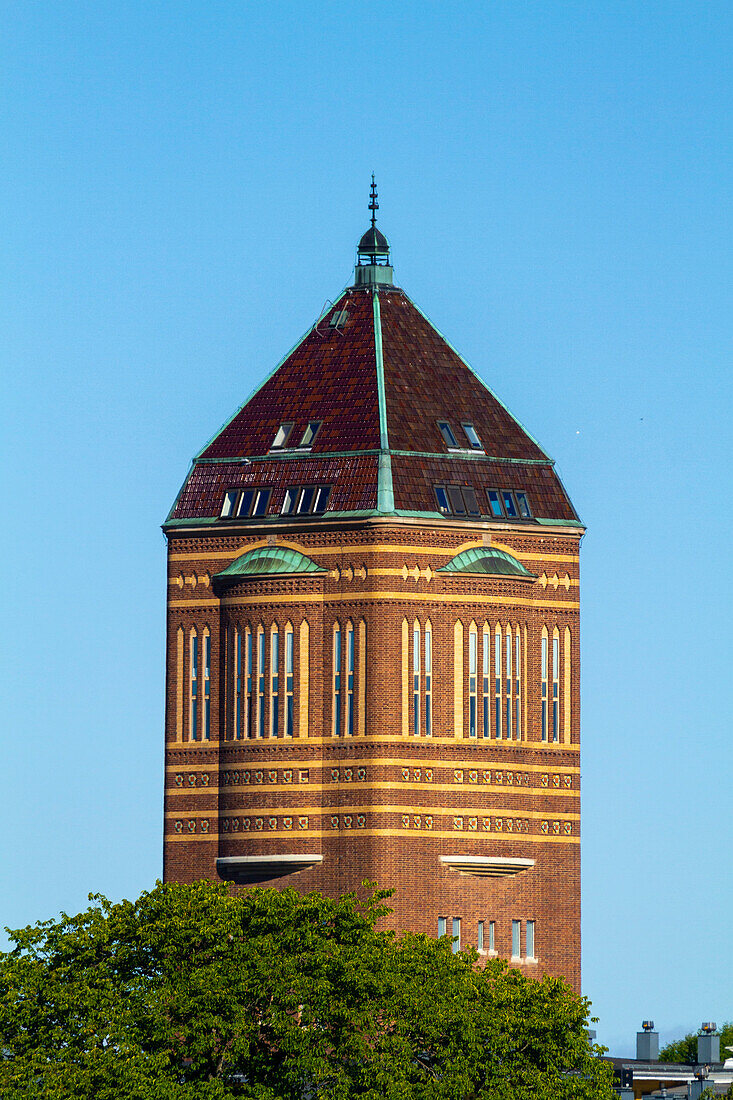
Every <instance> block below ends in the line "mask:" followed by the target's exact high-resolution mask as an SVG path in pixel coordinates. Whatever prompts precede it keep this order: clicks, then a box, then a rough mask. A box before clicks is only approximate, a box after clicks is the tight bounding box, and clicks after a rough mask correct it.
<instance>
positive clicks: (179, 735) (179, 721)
mask: <svg viewBox="0 0 733 1100" xmlns="http://www.w3.org/2000/svg"><path fill="white" fill-rule="evenodd" d="M185 648H186V635H185V632H184V629H183V627H182V626H179V627H178V631H177V633H176V741H182V740H183V693H184V682H183V661H184V650H185Z"/></svg>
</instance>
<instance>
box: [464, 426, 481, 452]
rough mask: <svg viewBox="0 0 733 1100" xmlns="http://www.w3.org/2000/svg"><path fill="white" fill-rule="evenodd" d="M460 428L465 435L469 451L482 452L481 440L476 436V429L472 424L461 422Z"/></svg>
mask: <svg viewBox="0 0 733 1100" xmlns="http://www.w3.org/2000/svg"><path fill="white" fill-rule="evenodd" d="M461 427H462V428H463V431H464V432H465V433H466V439H467V440H468V442H469V444H470V446H471V449H472V450H474V451H483V447H482V445H481V440H480V439H479V437H478V435H477V434H476V429H475V428H474V426H473V424H468V423H466V422H465V421H461Z"/></svg>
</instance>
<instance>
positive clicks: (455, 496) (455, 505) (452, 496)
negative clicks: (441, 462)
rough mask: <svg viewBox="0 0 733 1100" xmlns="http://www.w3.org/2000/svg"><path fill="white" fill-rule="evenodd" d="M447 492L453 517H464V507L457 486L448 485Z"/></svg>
mask: <svg viewBox="0 0 733 1100" xmlns="http://www.w3.org/2000/svg"><path fill="white" fill-rule="evenodd" d="M447 491H448V500H449V501H450V504H451V510H452V512H453V513H454V515H456V516H465V514H466V507H465V505H464V503H463V497H462V495H461V490H460V489H459V487H458V486H457V485H448V486H447Z"/></svg>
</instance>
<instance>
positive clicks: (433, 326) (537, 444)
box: [402, 290, 555, 465]
mask: <svg viewBox="0 0 733 1100" xmlns="http://www.w3.org/2000/svg"><path fill="white" fill-rule="evenodd" d="M402 293H403V294H404V295H405V298H407V300H408V302H409V303H410V305H411V306H413V307H414V308H415V309H416V310H417V312H418V313H419V314H420V316H421V317H422V318H423V320H424V321H427V323H428V324H429V325H430V327H431V329H433V330H434V331H435V332H437V334H438V336H439V337H440V338H441V340H444V341H445V343H446V344H447V345H448V347H449V348H450V350H451V351H452V352H453V354H454V355H457V356H458V358H459V359H460V361H461V362H462V363H463V365H464V367H465V368H466V369H467V370H469V371H470V372H471V374H472V375H473V376H474V378H475V379H476V380H477V381H478V382H480V383H481V385H482V386H483V387H484V389H485V390H486V392H487V393H490V394H491V396H492V397H493V399H494V401H496V402H497V404H499V405H501V407H502V409H503V410H504V412H505V413H506V414H507V415H508V416H510V417H511V418H512V420H513V421H514V423H515V424H517V425H518V426H519V427H520V428H521V429H522V431H523V432H524V434H525V435H526V436H528V437H529V439H531V440H532V442H533V443H534V445H535V447H537V448H538V449H539V450H540V451H541V452H542V454H543V455H544V456H545V458H546V459H547V460H548V462H551V463H552V464H553V465H554V464H555V460H554V458H552V457H551V455H549V454H548V453H547V451H546V450H545V448H544V447H543V446H542V444H541V443H540V441H539V440H538V439H535V437H534V436H533V435H532V433H531V432H529V431H527V429H526V428H525V426H524V424H523V423H522V421H521V420H520V419H519V418H518V417H516V416H515V415H514V413H513V412H512V411H511V409H509V408H507V406H506V405H505V404H504V402H503V401H502V400H501V398H500V397H497V395H496V394H495V393H494V391H493V390H492V389H491V387H490V386H489V384H488V382H486V381H485V380H484V379H483V378H482V377H481V375H480V374H479V373H478V371H477V370H474V368H473V367H472V366H471V364H470V363H469V362H468V360H467V359H464V357H463V356H462V355H461V353H460V351H458V349H457V348H454V347H453V344H451V342H450V340H449V339H448V338H447V337H446V336H445V334H444V333H443V332H441V330H440V329H439V328H438V326H437V325H436V324H434V323H433V322H432V321H431V320H430V318H429V317H428V315H427V313H424V312H423V310H421V309H420V306H419V305H418V304H417V302H413V300H412V298H411V297H410V295H409V294H407V293H406V292H405V291H404V290H403V291H402Z"/></svg>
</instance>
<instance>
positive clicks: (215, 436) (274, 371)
mask: <svg viewBox="0 0 733 1100" xmlns="http://www.w3.org/2000/svg"><path fill="white" fill-rule="evenodd" d="M345 293H346V292H345V291H342V292H341V294H340V296H339V297H338V298H337V299H336V301H335V302H334V303H333V306H335V305H338V304H339V302H340V301H341V299H342V298H343V297H344V296H345ZM333 306H332V305H326V306H324V308H323V309H322V310H321V312H320V314H319V316H318V317H317V319H316V320H315V321H314V323H313V324H312V325H311V326H310V328H309V329H308V330H307V331H306V332H304V333H303V335H302V336H301V338H300V339H299V340H297V341H296V342H295V343H294V344H293V346H292V348H291V349H290V351H288V352H286V353H285V355H283V357H282V359H281V360H280V362H279V363H278V364H277V366H275V367H273V369H272V370H271V371H270V373H269V374H267V375H265V377H264V378H263V379H262V381H261V382H260V384H259V386H255V388H254V389H253V390H252V392H251V393H250V394H249V396H248V397H247V399H246V400H245V401H244V402H243V403H242V404H241V405H240V406H239V408H238V409H237V410H236V411H235V412H233V413H232V415H231V416H230V417H229V418H228V419H227V420H225V421H224V423H223V424H222V426H221V427H220V428H219V429H218V431H216V432H214V434H213V435H212V436H211V438H210V439H209V440H208V442H206V443H205V444H204V445H203V447H202V448H201V450H200V451H198V452H197V454H195V455H194V459H193V460H194V462H197V461H198V459H199V458H200V456H201V455H202V454H203V453H204V451H205V450H206V449H207V448H208V447H210V446H211V444H212V443H213V442H214V440H215V439H218V437H219V436H220V435H221V433H222V432H223V431H224V430H225V428H228V427H229V425H230V424H231V422H232V420H234V418H235V417H237V416H239V414H240V413H241V411H242V409H244V408H245V407H246V406H247V405H249V403H250V401H251V400H252V398H253V397H254V396H255V395H256V394H258V393H259V392H260V390H261V389H262V387H263V386H264V385H266V384H267V383H268V382H269V381H270V379H271V378H272V376H273V374H277V372H278V371H279V370H280V367H281V366H282V365H283V363H285V362H286V361H287V360H288V359H289V358H290V356H291V355H292V354H293V352H294V351H297V350H298V348H299V347H300V345H301V344H302V343H303V341H304V340H305V339H307V337H308V336H310V334H311V332H313V329H314V328H315V327H316V325H317V324H318V322H319V321H320V320H321V317H325V316H326V314H327V313H328V311H329V309H332V308H333Z"/></svg>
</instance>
